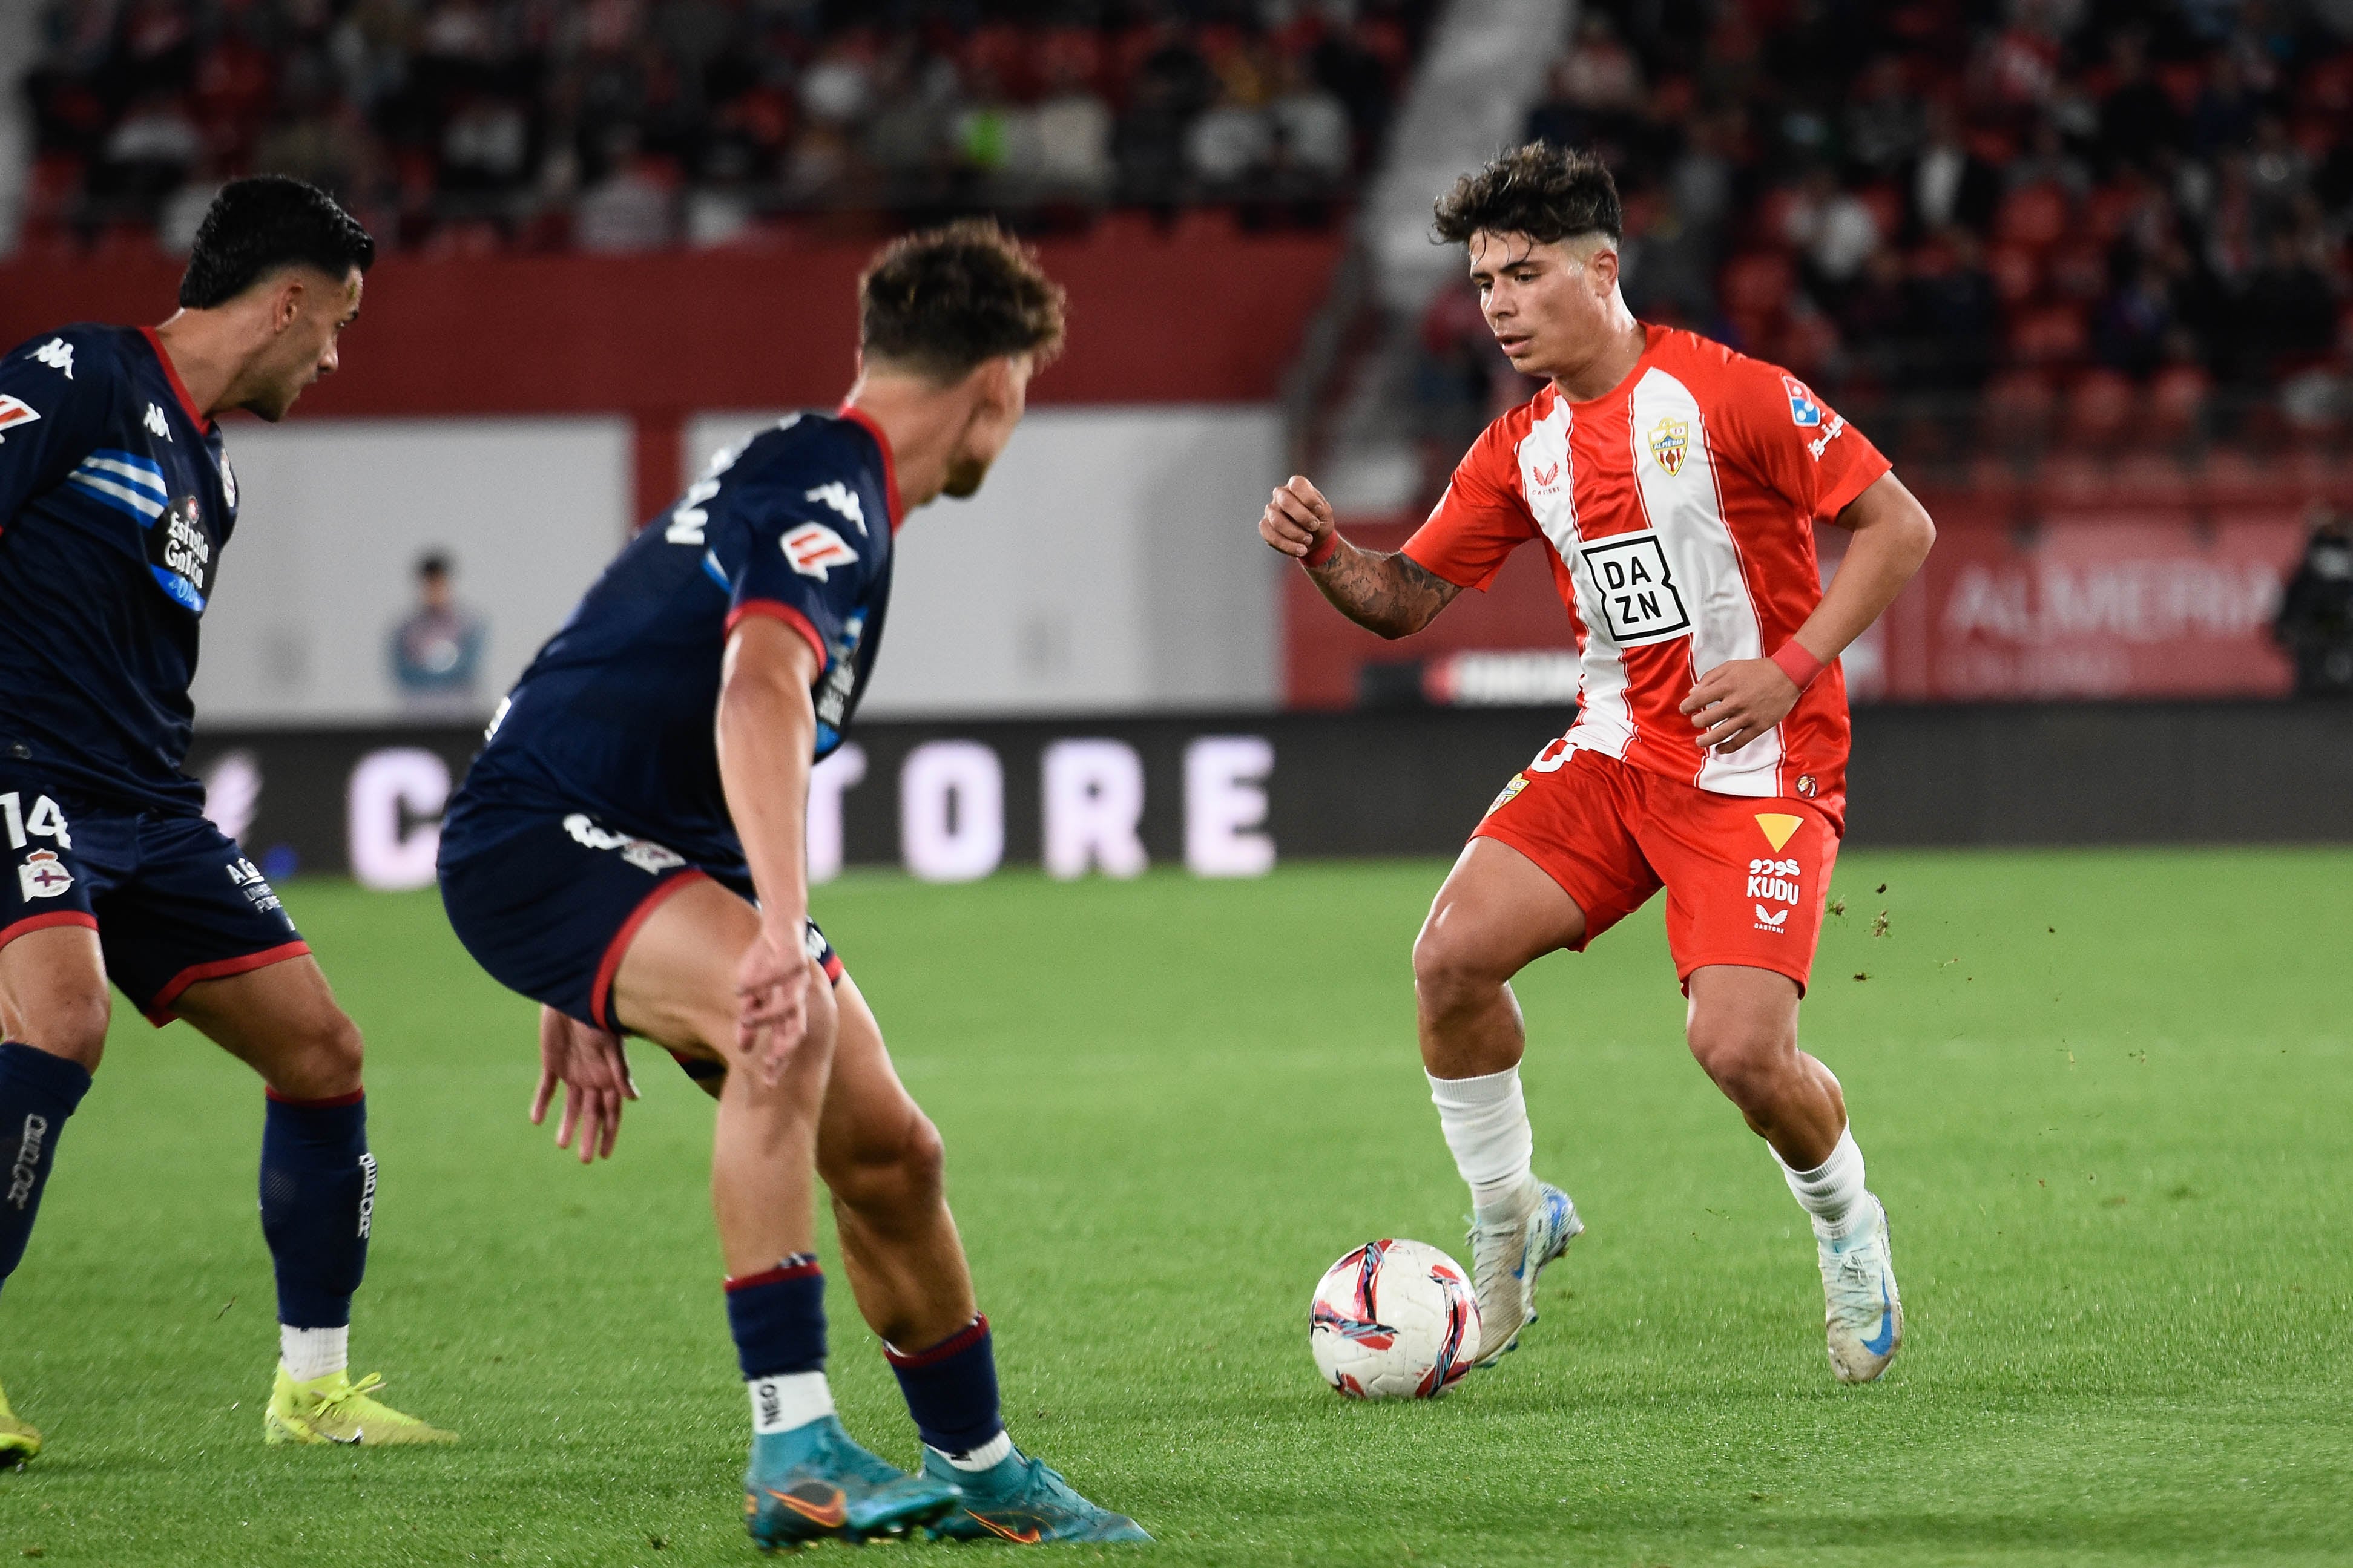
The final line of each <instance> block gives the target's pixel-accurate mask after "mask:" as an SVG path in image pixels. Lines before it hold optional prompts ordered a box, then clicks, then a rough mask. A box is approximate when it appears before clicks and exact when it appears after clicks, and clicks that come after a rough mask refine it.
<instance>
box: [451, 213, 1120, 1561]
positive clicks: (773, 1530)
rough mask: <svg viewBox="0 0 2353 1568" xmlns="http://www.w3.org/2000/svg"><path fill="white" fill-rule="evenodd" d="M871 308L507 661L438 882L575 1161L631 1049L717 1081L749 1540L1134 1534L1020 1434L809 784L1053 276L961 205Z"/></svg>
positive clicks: (892, 276)
mask: <svg viewBox="0 0 2353 1568" xmlns="http://www.w3.org/2000/svg"><path fill="white" fill-rule="evenodd" d="M859 303H860V359H859V374H858V379H857V383H856V384H855V385H853V386H852V387H851V388H850V391H849V398H848V400H847V401H846V402H844V404H843V405H842V406H841V408H840V410H839V413H836V414H831V415H825V414H801V415H795V416H792V417H790V418H788V419H786V420H785V421H784V422H783V423H782V424H781V425H779V426H776V428H774V429H771V430H768V431H765V432H764V433H762V434H761V435H759V436H757V437H754V438H753V439H752V440H751V441H749V442H747V443H745V444H744V446H743V447H739V448H737V449H735V450H733V451H730V452H725V453H723V454H721V455H720V457H719V458H716V459H715V460H714V461H713V462H712V466H711V468H710V471H709V472H708V473H707V474H706V475H705V476H704V477H703V478H702V479H701V480H700V481H698V482H697V483H696V484H694V485H693V486H692V487H691V488H690V489H688V490H687V492H686V494H685V495H684V496H683V497H681V499H680V500H679V501H678V502H677V503H676V504H675V505H674V506H673V507H671V509H670V510H669V511H668V512H666V513H665V514H663V515H662V516H661V517H659V518H657V519H655V520H654V521H653V522H651V523H649V525H648V526H647V528H646V529H645V531H643V532H642V533H640V534H639V535H638V537H637V539H636V540H635V541H634V542H631V543H630V544H629V545H628V547H627V548H626V549H624V550H623V551H622V552H621V553H620V555H619V556H618V557H617V559H616V560H615V561H614V563H612V565H611V566H609V567H607V569H606V572H605V574H604V575H603V576H602V577H601V578H599V579H598V581H597V582H596V584H595V586H593V587H592V588H590V589H589V591H588V594H587V596H586V598H584V599H583V600H582V601H581V602H580V605H579V607H578V608H577V609H575V611H574V612H573V614H572V617H571V619H570V620H569V621H567V622H566V623H565V626H564V628H563V629H562V630H561V631H559V632H557V633H556V635H555V636H554V637H553V638H552V639H550V640H549V642H548V643H547V645H546V646H545V647H543V648H542V649H540V651H539V655H538V657H537V658H535V659H534V660H533V663H532V666H531V668H529V669H527V670H525V671H524V672H523V677H522V681H521V682H520V683H519V684H518V685H517V686H516V687H515V689H514V690H513V692H512V694H510V696H509V697H508V699H507V701H506V702H505V704H504V705H503V706H502V707H501V710H500V712H499V716H498V717H497V718H496V719H494V720H492V721H491V732H490V740H489V744H488V745H487V746H486V747H485V748H484V750H483V752H482V753H481V755H480V757H479V758H477V759H476V761H475V763H474V765H473V768H472V770H471V772H470V773H468V775H467V778H466V782H465V784H464V786H463V787H462V788H460V789H459V792H458V794H457V795H456V797H455V799H454V800H453V802H452V803H451V806H450V810H449V815H448V821H447V822H446V823H445V825H444V826H443V829H442V835H441V893H442V900H443V902H444V903H445V904H446V905H447V907H448V911H449V920H450V923H451V924H452V925H453V926H454V927H455V928H456V930H457V932H458V936H459V940H460V941H462V942H464V943H465V944H466V947H467V949H468V950H469V951H470V952H472V953H473V955H474V956H475V958H476V959H477V960H479V961H480V963H481V964H482V966H483V967H484V968H485V969H487V970H489V971H490V972H491V974H492V975H494V976H496V977H497V978H498V979H499V980H500V981H501V982H503V983H504V984H506V985H508V986H509V987H511V988H512V989H513V990H516V991H519V992H521V993H522V994H524V995H527V996H531V997H533V998H535V999H537V1000H538V1001H539V1002H540V1004H541V1005H542V1010H541V1025H540V1059H541V1076H540V1088H539V1094H538V1098H537V1100H535V1101H534V1103H533V1109H532V1117H533V1121H538V1120H539V1119H540V1118H541V1116H542V1115H543V1114H544V1112H545V1110H546V1108H547V1103H548V1100H549V1099H550V1098H551V1096H552V1095H553V1094H554V1090H555V1089H556V1087H557V1085H559V1084H561V1085H562V1086H563V1087H564V1089H565V1111H564V1115H563V1118H562V1121H561V1123H560V1125H559V1131H558V1132H557V1138H556V1142H557V1143H558V1144H559V1145H564V1144H568V1143H569V1142H571V1140H572V1138H573V1136H574V1135H575V1132H576V1133H577V1135H578V1137H579V1140H580V1157H581V1158H582V1159H583V1160H584V1161H585V1160H588V1159H591V1158H594V1157H595V1156H596V1155H597V1154H599V1153H603V1154H610V1153H611V1152H612V1148H613V1138H614V1134H615V1132H616V1131H617V1127H618V1124H619V1118H620V1113H621V1106H622V1103H623V1101H624V1100H627V1099H629V1098H633V1097H634V1095H635V1092H636V1091H635V1089H633V1088H632V1087H631V1085H630V1080H629V1075H628V1065H627V1063H626V1061H625V1060H624V1058H623V1054H622V1046H621V1039H620V1037H621V1036H622V1035H624V1034H634V1035H640V1036H643V1037H647V1038H649V1039H651V1040H653V1041H654V1042H655V1043H657V1044H659V1045H661V1046H663V1047H667V1048H668V1049H669V1050H670V1052H671V1053H672V1054H673V1055H674V1056H676V1057H677V1058H679V1060H680V1062H681V1065H683V1066H684V1067H685V1068H686V1070H687V1071H688V1072H689V1073H690V1074H691V1075H692V1076H693V1077H695V1078H696V1079H698V1080H700V1081H701V1082H702V1084H703V1085H704V1087H705V1088H706V1089H709V1090H710V1091H711V1092H712V1094H713V1095H715V1097H716V1098H717V1100H718V1101H719V1110H718V1117H717V1126H716V1131H715V1134H714V1139H713V1143H714V1149H713V1153H712V1181H711V1185H712V1207H713V1209H714V1210H715V1211H716V1214H717V1218H718V1224H719V1238H720V1246H721V1250H722V1252H723V1255H724V1258H725V1262H726V1268H727V1279H726V1303H727V1319H728V1323H729V1326H730V1328H731V1330H732V1331H733V1335H734V1340H735V1348H736V1352H737V1357H738V1360H739V1361H740V1363H741V1364H742V1368H743V1373H744V1383H745V1385H746V1388H747V1391H748V1392H749V1394H750V1396H751V1405H752V1424H753V1439H752V1458H751V1464H750V1467H749V1468H748V1470H747V1471H746V1473H745V1476H744V1491H745V1493H746V1501H745V1512H746V1515H747V1523H748V1525H749V1527H750V1529H751V1531H752V1535H753V1538H754V1540H755V1541H757V1542H760V1543H761V1544H762V1545H764V1546H784V1545H791V1544H794V1543H797V1542H806V1541H812V1540H818V1539H823V1538H827V1537H837V1538H846V1539H849V1540H859V1539H863V1538H865V1537H868V1536H872V1535H886V1534H894V1533H898V1532H901V1531H906V1530H908V1529H910V1528H913V1527H915V1526H919V1525H927V1526H929V1527H930V1528H931V1529H932V1530H933V1531H934V1533H937V1534H943V1535H948V1536H954V1537H962V1538H969V1539H988V1538H996V1539H1003V1540H1009V1541H1016V1542H1040V1541H1091V1542H1103V1541H1141V1540H1145V1539H1147V1537H1145V1533H1144V1532H1143V1531H1141V1530H1139V1529H1138V1528H1137V1527H1136V1525H1135V1524H1134V1521H1131V1520H1128V1519H1126V1518H1124V1517H1123V1516H1122V1515H1119V1514H1115V1513H1112V1512H1109V1511H1107V1510H1103V1509H1100V1508H1097V1507H1096V1506H1094V1505H1093V1504H1092V1503H1091V1502H1089V1501H1087V1500H1085V1499H1084V1498H1082V1497H1081V1496H1080V1495H1079V1494H1078V1493H1077V1492H1075V1491H1073V1490H1072V1489H1071V1488H1070V1487H1069V1486H1068V1485H1067V1484H1066V1483H1065V1482H1064V1481H1063V1480H1062V1479H1061V1478H1060V1476H1058V1475H1056V1474H1055V1473H1054V1471H1052V1470H1051V1469H1050V1468H1047V1467H1046V1466H1045V1465H1044V1464H1043V1463H1042V1462H1040V1461H1039V1460H1036V1459H1033V1458H1029V1457H1027V1456H1025V1455H1023V1454H1022V1453H1021V1452H1020V1451H1019V1450H1018V1449H1017V1448H1016V1447H1014V1446H1013V1441H1012V1439H1011V1437H1010V1436H1008V1435H1007V1433H1006V1430H1005V1423H1004V1421H1003V1420H1002V1418H1001V1417H1000V1415H999V1413H998V1408H997V1370H996V1364H995V1362H994V1359H993V1351H992V1346H991V1342H990V1337H989V1330H988V1321H987V1319H986V1318H984V1317H982V1316H981V1315H980V1312H979V1310H978V1308H977V1306H976V1302H975V1298H974V1292H973V1285H972V1277H971V1274H970V1272H969V1271H968V1270H967V1268H966V1267H965V1257H964V1248H963V1245H962V1243H961V1242H960V1241H959V1240H958V1239H957V1236H956V1227H955V1219H954V1218H953V1217H952V1216H951V1215H950V1214H949V1212H948V1206H947V1202H946V1198H945V1196H944V1188H943V1185H942V1180H941V1165H942V1152H941V1146H940V1138H939V1133H938V1132H937V1131H935V1130H934V1128H933V1126H932V1123H931V1122H930V1121H929V1120H928V1119H926V1118H925V1117H924V1115H923V1111H922V1110H920V1109H918V1108H917V1106H916V1104H915V1102H914V1100H912V1099H911V1098H909V1096H908V1094H907V1091H906V1089H904V1088H903V1087H902V1086H901V1084H900V1082H899V1079H898V1075H897V1074H896V1073H895V1072H894V1071H893V1070H892V1065H891V1058H890V1054H889V1052H888V1051H886V1050H885V1049H884V1047H883V1044H882V1036H881V1030H880V1028H879V1027H878V1026H876V1024H875V1021H874V1016H873V1014H872V1013H871V1012H870V1011H868V1009H867V1005H866V1002H865V999H864V998H863V997H862V996H860V994H859V991H858V987H857V986H856V984H853V983H852V982H851V981H850V979H849V976H848V975H847V974H845V973H843V971H842V967H841V963H840V960H839V958H838V957H836V956H835V954H834V952H833V950H832V948H831V947H830V945H828V943H827V942H826V940H825V937H824V935H823V934H822V933H821V932H820V931H818V928H817V927H816V926H815V925H813V924H811V923H810V922H809V920H808V879H807V863H806V858H805V847H806V837H805V836H806V820H807V796H808V781H809V770H810V767H811V766H812V764H813V763H815V762H816V760H817V759H818V758H820V757H822V756H824V755H825V754H826V753H828V752H831V751H832V750H833V749H834V748H835V747H837V746H839V744H840V743H841V737H842V731H843V730H844V729H845V728H846V727H847V726H848V724H849V720H850V715H851V713H852V712H853V711H854V710H856V708H857V706H858V699H859V696H860V692H861V691H862V690H863V689H864V688H865V685H866V681H867V678H868V676H869V674H870V673H871V670H872V669H873V668H874V657H875V653H876V650H877V648H878V647H879V646H880V644H881V635H882V616H883V611H884V608H885V606H886V605H887V604H888V602H889V598H890V591H891V569H892V556H893V553H894V552H895V550H896V535H897V532H898V529H899V525H900V523H901V521H902V520H903V519H904V516H905V514H906V511H907V510H908V509H910V508H912V507H917V506H922V505H923V504H924V503H925V502H927V501H930V500H933V499H934V497H936V496H940V495H951V496H959V497H961V496H969V495H971V494H972V493H973V492H974V491H975V490H976V489H979V487H980V482H981V479H982V477H983V476H984V475H985V474H986V473H987V469H988V466H989V464H990V463H991V462H992V461H993V460H995V458H997V454H998V453H999V452H1001V451H1002V450H1003V449H1004V447H1005V444H1006V442H1007V441H1008V439H1009V438H1010V437H1012V434H1013V429H1014V426H1015V425H1016V424H1017V423H1018V421H1019V419H1020V417H1021V412H1022V408H1023V405H1024V401H1025V397H1026V392H1027V387H1028V384H1029V376H1030V373H1031V372H1032V371H1033V370H1034V369H1035V368H1036V367H1037V366H1038V364H1039V363H1041V362H1042V361H1043V360H1044V359H1046V358H1047V357H1049V356H1050V355H1051V354H1052V353H1054V351H1055V350H1056V349H1057V348H1058V347H1059V346H1060V341H1061V332H1062V310H1061V291H1060V289H1057V288H1056V287H1055V286H1054V285H1053V284H1052V283H1051V282H1050V281H1049V280H1048V279H1046V278H1045V276H1044V275H1043V274H1042V273H1041V272H1040V271H1039V269H1038V267H1037V263H1036V260H1035V258H1033V257H1032V256H1031V255H1030V254H1029V252H1027V251H1026V250H1024V249H1023V248H1022V247H1019V246H1018V245H1017V244H1015V243H1014V242H1013V241H1012V240H1011V239H1009V238H1008V237H1006V236H1005V235H1004V234H1003V233H1002V232H1001V231H999V230H998V229H997V227H996V226H994V225H992V224H987V223H982V222H968V223H964V224H958V225H955V226H951V227H949V228H946V229H943V230H936V231H934V232H931V233H928V234H922V235H915V236H911V237H907V238H904V239H902V240H899V241H897V242H896V243H894V244H892V246H890V247H887V248H886V249H884V250H883V252H882V253H881V255H880V256H879V257H878V258H876V260H875V262H874V264H873V265H872V266H871V268H868V270H867V272H866V274H865V275H864V276H863V277H862V278H861V279H860V283H859ZM812 1168H814V1174H815V1175H817V1176H821V1177H822V1178H823V1179H824V1182H825V1184H826V1186H827V1188H828V1191H829V1192H830V1194H831V1196H832V1202H833V1212H834V1216H835V1220H836V1226H837V1230H838V1232H839V1237H840V1241H841V1253H842V1263H843V1265H844V1266H845V1268H847V1270H848V1273H849V1283H850V1288H851V1289H852V1291H853V1292H854V1293H855V1295H856V1297H857V1300H858V1306H859V1310H860V1314H861V1315H862V1316H863V1317H864V1318H865V1319H866V1321H867V1323H868V1324H869V1325H870V1326H871V1328H872V1329H873V1331H874V1332H875V1333H876V1334H877V1335H878V1336H879V1337H880V1338H881V1340H882V1342H883V1345H884V1348H885V1352H886V1353H887V1355H888V1356H889V1359H890V1362H891V1364H892V1368H893V1369H894V1370H895V1371H896V1373H897V1374H898V1378H899V1383H900V1386H901V1389H902V1392H903V1393H904V1394H905V1396H906V1400H907V1407H908V1410H909V1412H910V1413H911V1414H912V1415H913V1416H914V1419H915V1427H916V1431H917V1433H918V1434H919V1435H920V1436H921V1437H922V1439H923V1463H922V1466H921V1468H920V1471H919V1473H917V1474H914V1475H906V1474H902V1472H900V1471H899V1470H897V1469H895V1468H892V1466H890V1465H888V1464H886V1463H884V1462H883V1461H882V1460H881V1459H880V1458H876V1457H875V1456H874V1455H873V1454H871V1453H869V1452H868V1451H867V1450H866V1449H864V1448H862V1447H860V1446H859V1445H858V1444H856V1443H855V1442H853V1441H851V1439H850V1438H849V1435H848V1434H847V1433H846V1432H844V1431H843V1430H842V1427H841V1424H840V1423H839V1421H838V1420H837V1419H835V1416H834V1413H833V1397H832V1394H830V1393H829V1392H828V1387H827V1384H826V1377H825V1359H826V1333H825V1307H824V1300H825V1281H824V1279H823V1277H822V1275H821V1273H820V1272H819V1269H818V1258H817V1255H816V1252H815V1250H814V1249H815V1247H816V1244H817V1234H816V1215H815V1212H814V1195H815V1182H814V1180H813V1179H812Z"/></svg>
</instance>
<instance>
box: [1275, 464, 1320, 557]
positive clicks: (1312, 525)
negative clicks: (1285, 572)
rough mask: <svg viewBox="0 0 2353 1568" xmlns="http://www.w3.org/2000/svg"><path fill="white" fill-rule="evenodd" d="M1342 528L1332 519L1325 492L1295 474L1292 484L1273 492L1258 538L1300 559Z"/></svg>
mask: <svg viewBox="0 0 2353 1568" xmlns="http://www.w3.org/2000/svg"><path fill="white" fill-rule="evenodd" d="M1338 526H1339V520H1338V519H1336V518H1335V517H1334V516H1333V515H1332V503H1331V502H1330V501H1328V500H1324V492H1323V491H1322V490H1319V489H1316V488H1315V487H1314V485H1313V484H1311V483H1309V482H1308V480H1307V479H1306V478H1305V477H1304V476H1303V475H1299V474H1293V475H1292V476H1291V480H1290V482H1289V483H1287V484H1285V485H1284V486H1282V489H1278V490H1276V491H1275V492H1274V499H1273V500H1271V501H1269V502H1267V503H1266V510H1264V511H1263V512H1261V513H1260V514H1259V520H1258V536H1259V537H1260V538H1261V539H1263V540H1265V541H1266V542H1268V543H1269V544H1271V545H1272V546H1274V548H1276V549H1277V550H1280V551H1282V552H1283V553H1284V554H1285V555H1290V556H1293V557H1296V556H1301V555H1304V554H1306V553H1307V552H1309V551H1311V550H1313V549H1314V548H1315V546H1316V544H1317V542H1319V541H1321V540H1322V539H1323V537H1324V535H1325V534H1327V533H1329V532H1331V531H1333V529H1335V528H1336V527H1338Z"/></svg>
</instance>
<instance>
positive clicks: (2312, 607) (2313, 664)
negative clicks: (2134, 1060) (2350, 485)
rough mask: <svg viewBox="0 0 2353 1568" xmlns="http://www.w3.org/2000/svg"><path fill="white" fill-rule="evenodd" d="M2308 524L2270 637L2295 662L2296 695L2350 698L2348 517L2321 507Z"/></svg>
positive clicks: (2352, 631) (2351, 543)
mask: <svg viewBox="0 0 2353 1568" xmlns="http://www.w3.org/2000/svg"><path fill="white" fill-rule="evenodd" d="M2312 525H2313V527H2312V538H2311V541H2310V542H2309V543H2307V544H2306V546H2305V552H2304V559H2303V560H2302V561H2301V562H2299V563H2297V565H2296V569H2295V575H2294V576H2292V577H2290V578H2289V579H2288V581H2287V586H2286V588H2285V590H2284V592H2283V593H2282V594H2281V595H2280V609H2279V616H2278V618H2277V619H2276V620H2274V622H2273V623H2272V636H2273V637H2274V640H2276V641H2277V642H2278V643H2279V645H2280V647H2283V648H2284V649H2286V650H2287V653H2288V656H2289V657H2290V658H2293V659H2295V694H2296V695H2297V696H2298V697H2353V521H2348V519H2347V518H2346V517H2345V516H2344V515H2343V514H2342V513H2339V512H2337V511H2334V510H2331V509H2329V508H2327V507H2326V506H2321V507H2316V508H2314V509H2313V514H2312Z"/></svg>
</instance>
